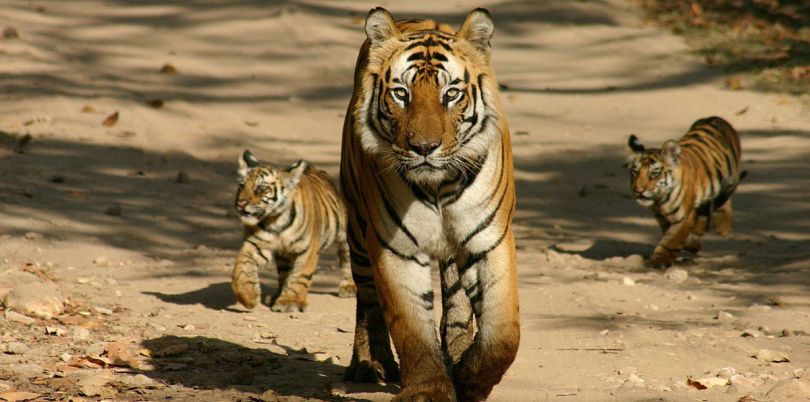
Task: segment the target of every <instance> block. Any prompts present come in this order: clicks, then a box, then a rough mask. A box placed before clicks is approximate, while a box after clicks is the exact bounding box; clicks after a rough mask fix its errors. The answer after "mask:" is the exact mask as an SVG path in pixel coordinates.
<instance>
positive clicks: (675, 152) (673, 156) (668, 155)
mask: <svg viewBox="0 0 810 402" xmlns="http://www.w3.org/2000/svg"><path fill="white" fill-rule="evenodd" d="M661 156H662V157H663V159H664V164H665V165H667V166H669V167H674V166H677V165H678V163H680V161H681V146H680V145H678V143H677V142H675V141H673V140H669V141H667V142H665V143H664V145H662V146H661Z"/></svg>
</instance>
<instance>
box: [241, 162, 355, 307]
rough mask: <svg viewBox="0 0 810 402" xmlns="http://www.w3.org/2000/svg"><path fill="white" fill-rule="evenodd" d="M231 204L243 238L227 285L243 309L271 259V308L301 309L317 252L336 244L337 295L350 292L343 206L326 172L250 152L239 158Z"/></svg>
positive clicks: (255, 297)
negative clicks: (274, 274)
mask: <svg viewBox="0 0 810 402" xmlns="http://www.w3.org/2000/svg"><path fill="white" fill-rule="evenodd" d="M239 166H240V167H239V176H240V180H239V189H238V191H237V195H236V201H235V204H236V209H237V211H238V212H239V216H240V218H241V219H242V222H243V223H244V225H245V241H244V243H243V245H242V249H241V250H240V252H239V256H238V257H237V259H236V265H235V266H234V270H233V276H232V280H231V287H232V289H233V292H234V294H235V295H236V298H237V300H238V301H239V302H240V303H241V304H242V305H244V306H245V307H247V308H253V307H255V306H256V304H258V303H259V301H260V297H261V290H260V286H259V276H258V270H259V269H260V268H261V267H263V266H266V265H271V264H273V263H275V265H276V268H277V270H278V277H279V283H278V293H277V294H276V295H275V297H274V298H273V300H272V301H271V302H272V306H271V309H272V310H273V311H303V310H304V309H305V308H306V306H307V292H308V290H309V286H310V284H311V282H312V276H313V274H314V273H315V269H316V268H317V265H318V256H319V253H320V252H322V251H323V250H325V249H326V248H327V247H329V246H330V245H331V244H332V243H336V244H337V248H338V263H339V264H340V269H341V274H342V280H341V283H340V292H339V294H340V296H341V297H350V296H353V295H354V292H355V290H354V289H355V288H354V282H353V281H352V278H351V266H350V264H349V246H348V244H347V243H346V219H347V218H346V208H345V207H344V205H343V202H342V200H341V198H340V194H339V193H338V191H337V188H336V187H335V186H334V184H332V182H331V180H330V179H329V176H327V174H326V173H325V172H323V171H320V170H317V169H315V168H314V167H312V166H310V165H309V164H308V163H307V162H304V161H299V162H297V163H296V164H294V165H292V166H289V167H287V168H279V167H274V166H271V165H262V164H260V163H259V161H258V160H256V159H255V158H254V157H253V155H252V154H251V153H250V151H245V153H244V154H243V155H242V157H241V158H240V159H239Z"/></svg>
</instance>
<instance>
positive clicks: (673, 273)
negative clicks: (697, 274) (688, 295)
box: [664, 267, 689, 283]
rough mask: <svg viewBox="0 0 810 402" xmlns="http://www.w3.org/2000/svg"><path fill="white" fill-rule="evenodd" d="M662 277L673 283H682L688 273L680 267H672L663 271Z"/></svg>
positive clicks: (687, 276) (687, 277)
mask: <svg viewBox="0 0 810 402" xmlns="http://www.w3.org/2000/svg"><path fill="white" fill-rule="evenodd" d="M664 277H665V278H667V279H668V280H670V281H672V282H675V283H684V282H686V280H687V279H689V273H688V272H686V271H685V270H683V269H681V268H676V267H672V268H669V269H667V270H666V271H664Z"/></svg>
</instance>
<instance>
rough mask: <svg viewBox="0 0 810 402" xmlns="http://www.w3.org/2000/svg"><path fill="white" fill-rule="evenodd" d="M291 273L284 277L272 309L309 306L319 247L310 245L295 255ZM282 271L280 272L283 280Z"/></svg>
mask: <svg viewBox="0 0 810 402" xmlns="http://www.w3.org/2000/svg"><path fill="white" fill-rule="evenodd" d="M290 267H291V269H290V271H289V273H288V274H287V275H286V277H284V279H283V280H284V283H283V285H282V287H281V291H280V292H279V295H278V297H277V298H276V300H274V301H273V305H272V306H270V309H271V310H273V311H276V312H290V311H304V310H306V308H307V293H308V292H309V286H310V284H311V283H312V276H313V275H314V274H315V269H316V268H317V267H318V249H317V247H308V248H307V250H306V251H305V252H304V253H303V254H301V255H299V256H297V257H295V258H294V259H293V260H292V263H291V265H290ZM281 278H282V273H281V272H279V279H280V280H281Z"/></svg>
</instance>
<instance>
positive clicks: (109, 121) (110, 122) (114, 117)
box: [101, 111, 118, 127]
mask: <svg viewBox="0 0 810 402" xmlns="http://www.w3.org/2000/svg"><path fill="white" fill-rule="evenodd" d="M117 122H118V112H117V111H116V112H115V113H113V114H111V115H109V116H107V118H106V119H104V121H102V122H101V124H102V125H104V126H107V127H112V126H114V125H115V123H117Z"/></svg>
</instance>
